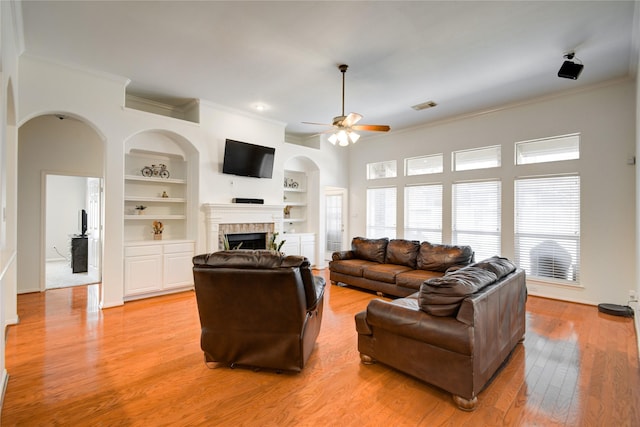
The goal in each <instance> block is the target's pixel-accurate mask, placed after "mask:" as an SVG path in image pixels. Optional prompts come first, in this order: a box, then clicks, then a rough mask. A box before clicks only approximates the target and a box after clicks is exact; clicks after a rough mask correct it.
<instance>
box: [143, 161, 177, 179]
mask: <svg viewBox="0 0 640 427" xmlns="http://www.w3.org/2000/svg"><path fill="white" fill-rule="evenodd" d="M140 172H141V173H142V176H146V177H147V178H150V177H154V178H157V177H160V178H164V179H167V178H169V175H170V174H169V171H168V170H167V165H164V164H162V163H160V164H157V165H151V166H145V167H143V168H142V170H141V171H140Z"/></svg>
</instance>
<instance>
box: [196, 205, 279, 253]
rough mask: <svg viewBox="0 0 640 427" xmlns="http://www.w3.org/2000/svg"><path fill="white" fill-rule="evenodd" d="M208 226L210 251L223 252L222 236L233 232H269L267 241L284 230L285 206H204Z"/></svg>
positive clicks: (208, 248)
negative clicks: (283, 210)
mask: <svg viewBox="0 0 640 427" xmlns="http://www.w3.org/2000/svg"><path fill="white" fill-rule="evenodd" d="M203 209H204V212H205V218H206V223H207V251H208V252H215V251H219V250H222V249H224V244H223V237H224V235H225V234H234V233H267V241H269V239H271V235H272V234H273V233H275V232H278V233H280V232H281V231H282V217H283V212H282V209H283V207H282V206H280V205H257V204H243V203H234V204H214V203H205V204H204V205H203Z"/></svg>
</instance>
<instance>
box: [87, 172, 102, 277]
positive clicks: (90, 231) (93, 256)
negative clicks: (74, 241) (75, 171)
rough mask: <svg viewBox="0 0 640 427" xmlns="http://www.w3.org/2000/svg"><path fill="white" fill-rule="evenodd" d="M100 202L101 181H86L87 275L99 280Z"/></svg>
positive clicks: (89, 179) (91, 179) (92, 179)
mask: <svg viewBox="0 0 640 427" xmlns="http://www.w3.org/2000/svg"><path fill="white" fill-rule="evenodd" d="M100 200H102V180H101V179H100V178H88V179H87V235H88V239H89V241H88V244H89V259H88V267H89V273H90V274H92V275H95V276H96V277H98V278H100V259H101V258H100V254H101V251H100V248H101V245H100V229H101V221H100V212H101V209H100Z"/></svg>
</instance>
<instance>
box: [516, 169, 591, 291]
mask: <svg viewBox="0 0 640 427" xmlns="http://www.w3.org/2000/svg"><path fill="white" fill-rule="evenodd" d="M515 252H516V253H515V255H516V262H517V263H518V265H519V266H520V267H522V268H524V269H525V270H526V272H527V274H529V275H531V276H534V277H541V278H545V279H547V280H548V279H552V280H551V281H554V280H553V279H556V280H559V281H570V282H579V279H580V177H579V176H577V175H572V176H555V177H542V178H523V179H517V180H516V181H515Z"/></svg>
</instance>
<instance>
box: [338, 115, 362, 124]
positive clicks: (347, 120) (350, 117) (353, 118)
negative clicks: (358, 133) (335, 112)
mask: <svg viewBox="0 0 640 427" xmlns="http://www.w3.org/2000/svg"><path fill="white" fill-rule="evenodd" d="M361 118H362V115H360V114H358V113H349V115H348V116H347V117H346V118H345V119H344V120H343V121H342V126H344V127H351V126H353V125H355V124H356V123H358V121H359V120H360V119H361Z"/></svg>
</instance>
